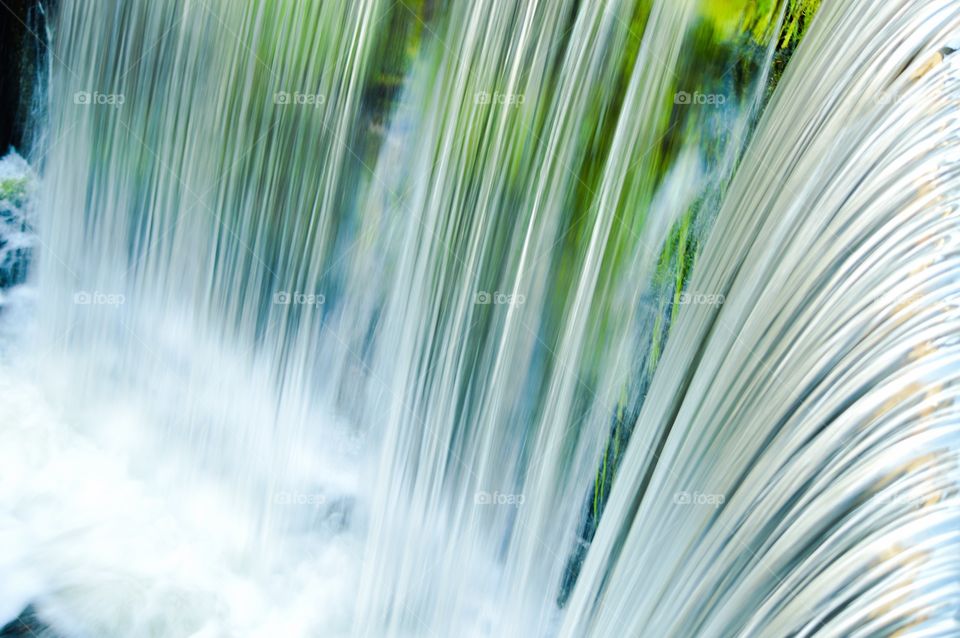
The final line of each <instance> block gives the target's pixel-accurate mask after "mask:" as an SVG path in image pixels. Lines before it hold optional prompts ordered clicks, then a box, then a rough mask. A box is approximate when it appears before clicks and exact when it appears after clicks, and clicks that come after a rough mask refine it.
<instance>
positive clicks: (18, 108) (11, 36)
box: [0, 0, 52, 155]
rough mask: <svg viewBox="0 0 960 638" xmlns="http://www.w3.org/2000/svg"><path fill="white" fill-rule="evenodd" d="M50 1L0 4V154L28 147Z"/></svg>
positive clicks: (19, 0) (7, 0)
mask: <svg viewBox="0 0 960 638" xmlns="http://www.w3.org/2000/svg"><path fill="white" fill-rule="evenodd" d="M51 7H52V4H51V2H49V0H48V1H46V2H44V7H43V9H44V10H41V7H40V0H5V1H4V3H3V5H0V155H4V154H5V153H6V152H7V149H8V148H9V147H10V146H13V147H15V148H17V149H20V150H24V149H25V148H26V147H27V146H29V144H30V139H29V130H28V128H27V127H28V123H29V120H30V115H31V112H32V111H33V105H34V98H35V95H36V84H37V78H38V75H39V74H38V69H39V68H40V65H41V62H42V60H43V58H44V55H45V51H46V43H45V42H44V41H43V40H41V38H44V37H45V35H44V34H45V32H46V25H45V24H44V15H45V14H47V13H49V11H50V10H51Z"/></svg>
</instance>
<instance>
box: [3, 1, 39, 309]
mask: <svg viewBox="0 0 960 638" xmlns="http://www.w3.org/2000/svg"><path fill="white" fill-rule="evenodd" d="M0 9H2V7H0ZM31 180H32V171H31V169H30V166H29V164H27V162H26V160H24V159H23V158H22V157H20V156H19V155H17V154H16V153H10V154H9V155H7V156H6V157H3V158H2V159H0V291H2V290H4V289H6V288H11V287H13V286H16V285H18V284H22V283H24V281H26V278H27V268H28V266H29V264H30V258H31V253H32V250H33V243H34V234H33V229H32V226H31V224H30V221H29V219H28V217H29V215H30V210H31V208H30V195H29V193H30V190H31ZM2 306H3V300H2V298H0V307H2Z"/></svg>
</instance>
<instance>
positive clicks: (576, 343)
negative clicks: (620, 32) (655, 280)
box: [500, 2, 695, 631]
mask: <svg viewBox="0 0 960 638" xmlns="http://www.w3.org/2000/svg"><path fill="white" fill-rule="evenodd" d="M694 7H695V3H694V2H681V3H677V2H671V3H664V2H655V3H654V4H653V7H652V9H651V12H650V16H649V18H648V20H647V23H646V25H645V28H644V31H643V36H642V37H643V40H642V42H641V45H640V50H639V53H638V56H637V60H636V62H635V63H634V66H633V71H632V77H631V78H630V82H629V85H628V88H627V92H626V95H625V97H624V100H623V105H622V107H621V110H620V113H619V117H618V120H617V122H616V129H615V133H614V137H613V141H612V144H611V147H610V149H609V151H608V153H609V155H608V159H607V161H606V162H605V165H604V170H603V173H602V175H601V178H600V183H599V185H598V188H597V192H596V194H591V195H592V197H591V204H590V205H591V207H595V209H594V210H593V211H591V212H592V213H593V215H594V216H595V218H594V220H593V226H592V228H591V229H590V231H589V233H588V234H587V237H588V238H589V239H588V241H586V242H584V244H585V246H586V250H585V254H584V258H583V263H582V265H581V267H580V268H579V269H578V273H579V275H578V277H577V279H576V281H575V284H574V290H575V291H574V292H573V294H572V296H571V298H570V300H569V302H568V308H569V309H570V310H569V311H568V313H567V316H566V317H565V319H564V329H563V332H562V334H561V335H560V338H559V340H558V342H557V343H558V347H557V355H556V356H557V358H558V360H559V361H558V365H557V369H556V370H555V371H554V372H553V374H552V375H551V377H550V378H549V381H548V383H547V384H545V386H544V390H545V401H544V404H543V405H544V407H543V412H542V413H541V415H539V417H538V420H539V424H538V426H537V431H536V432H535V434H534V436H533V450H534V454H533V455H532V458H531V466H530V468H529V473H528V474H527V476H526V477H525V482H524V486H523V490H522V492H521V493H523V494H525V495H527V494H529V495H530V499H529V501H526V499H525V503H528V506H527V507H525V508H523V509H521V510H520V513H519V516H518V519H519V520H518V523H517V530H516V532H515V536H514V539H513V543H512V544H511V547H510V553H509V554H508V556H507V561H506V563H507V565H508V569H509V572H510V576H509V577H510V579H511V581H508V582H509V583H510V584H509V585H508V586H507V587H505V590H506V592H507V593H506V594H505V595H504V596H503V598H502V601H503V604H504V606H505V608H507V609H513V610H514V612H515V613H516V614H517V615H519V614H520V613H522V612H521V609H525V610H526V613H529V610H530V609H539V610H541V611H540V617H539V618H538V619H537V624H538V625H539V626H540V627H541V628H546V627H547V626H548V623H549V622H550V621H552V620H553V619H552V618H551V617H550V616H552V615H553V614H552V613H550V610H552V609H554V608H555V604H556V603H555V601H556V599H557V597H558V590H557V587H559V585H560V583H561V582H562V576H563V572H564V570H565V569H566V568H567V564H566V560H565V559H566V553H567V551H568V548H569V547H570V546H571V541H572V539H573V538H574V537H575V532H576V525H577V524H578V523H579V520H580V517H581V516H582V512H581V511H580V510H579V509H577V508H570V507H564V506H565V504H568V503H576V502H577V501H578V500H579V499H581V498H582V494H583V493H584V492H585V490H586V488H587V485H589V481H590V480H591V479H592V477H593V473H594V470H595V467H596V462H597V455H598V450H599V445H600V444H601V443H602V439H601V437H603V436H605V435H606V433H607V424H608V423H609V419H610V415H611V414H613V413H614V412H615V409H616V402H617V401H618V399H619V396H620V394H621V391H622V387H623V379H624V377H625V376H626V375H627V372H628V370H629V369H630V360H631V357H630V356H629V355H627V353H631V352H633V353H635V352H636V350H637V347H636V343H635V341H634V334H635V333H634V329H635V328H634V325H633V322H634V320H635V318H632V317H630V315H629V314H627V316H624V309H623V308H624V305H626V307H627V308H631V310H632V311H633V312H635V310H634V309H635V308H636V305H635V303H634V304H629V305H628V304H624V305H621V304H622V303H623V301H624V299H630V300H632V301H634V302H636V300H637V299H638V298H639V296H640V294H641V293H642V292H643V291H644V289H645V288H646V286H647V284H648V282H649V279H650V275H651V273H652V271H653V265H654V263H655V261H656V257H657V255H658V253H659V247H660V246H661V245H662V243H663V240H664V237H665V234H666V231H667V229H668V228H669V227H670V225H671V224H672V223H673V221H675V217H674V219H671V218H670V216H678V215H679V214H680V213H681V212H683V207H682V206H676V207H674V206H671V205H667V206H664V207H663V208H662V209H659V210H650V211H649V212H647V211H648V207H649V206H650V203H651V201H652V200H653V191H654V186H655V183H654V176H655V168H654V167H655V165H656V162H657V160H658V159H659V158H658V156H657V154H656V153H653V152H651V151H653V150H654V147H655V145H656V144H657V142H658V141H660V140H662V139H663V136H664V129H665V126H663V125H662V124H661V123H662V122H665V121H666V118H665V115H666V114H667V113H669V109H671V108H672V107H673V100H672V99H670V98H671V97H672V95H673V93H674V91H672V90H671V89H672V88H673V87H674V85H675V82H676V80H675V77H676V76H675V68H676V64H677V59H678V57H679V55H680V47H681V45H682V43H683V42H684V39H685V36H686V34H687V32H688V30H689V28H690V25H691V22H692V20H693V17H694ZM690 182H694V180H690ZM670 204H673V202H670ZM638 220H639V221H638ZM615 227H616V231H617V232H618V233H620V234H619V235H618V236H614V237H611V235H610V234H611V231H612V230H613V229H614V228H615ZM625 236H626V237H625ZM621 241H622V242H625V243H626V245H627V246H629V247H630V248H629V250H631V251H632V252H636V253H639V254H640V255H641V258H640V259H638V260H637V261H636V262H635V263H636V264H637V265H638V266H639V267H638V268H637V269H636V270H635V271H628V275H627V277H626V278H625V281H621V282H618V284H619V286H622V287H623V288H624V289H626V290H627V291H629V292H628V293H627V294H623V293H619V291H618V290H616V289H615V287H617V285H618V284H616V283H614V281H613V277H614V275H613V273H617V274H621V273H623V272H624V271H623V269H618V268H616V264H615V263H613V264H612V262H615V249H616V248H617V247H618V244H619V243H620V242H621ZM604 270H605V272H604ZM617 271H619V273H618V272H617ZM602 276H603V278H604V279H605V281H603V282H602V283H600V282H598V280H600V279H601V277H602ZM618 293H619V294H618ZM628 312H630V311H628ZM607 313H610V314H609V315H608V314H607ZM614 317H615V318H614ZM634 356H636V355H634ZM594 366H596V367H594ZM583 377H586V378H587V379H590V381H589V382H588V383H589V386H587V387H584V386H585V384H584V382H583V380H582V378H583ZM590 386H592V387H590ZM584 390H586V392H584ZM581 401H582V402H583V405H582V407H580V406H577V403H578V402H581ZM545 555H546V556H547V558H548V559H547V560H544V556H545ZM545 585H546V587H545ZM538 597H539V600H538ZM509 618H511V614H506V615H505V616H504V620H503V621H502V622H503V624H502V625H501V627H500V630H501V631H505V630H506V627H508V626H509V623H510V621H509V620H507V619H509ZM541 631H542V629H541Z"/></svg>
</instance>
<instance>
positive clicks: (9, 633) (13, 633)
mask: <svg viewBox="0 0 960 638" xmlns="http://www.w3.org/2000/svg"><path fill="white" fill-rule="evenodd" d="M0 638H57V634H56V633H55V632H54V631H53V629H51V628H50V626H49V625H47V624H46V623H45V622H43V621H42V620H40V617H39V616H37V610H36V609H34V607H33V605H27V608H26V609H24V610H23V611H22V612H20V615H19V616H17V617H16V618H14V619H13V620H11V621H10V622H9V623H7V624H6V625H4V626H3V627H2V628H0Z"/></svg>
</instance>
